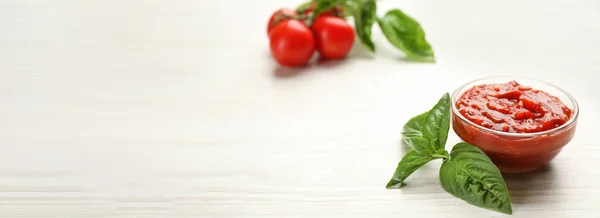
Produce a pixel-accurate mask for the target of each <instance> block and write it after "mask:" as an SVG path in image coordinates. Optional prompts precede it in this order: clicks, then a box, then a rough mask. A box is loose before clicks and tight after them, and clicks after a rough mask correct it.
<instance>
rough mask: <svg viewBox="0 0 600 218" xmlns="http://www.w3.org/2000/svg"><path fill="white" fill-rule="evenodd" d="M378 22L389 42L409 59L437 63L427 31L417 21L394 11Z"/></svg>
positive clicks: (396, 10) (398, 11)
mask: <svg viewBox="0 0 600 218" xmlns="http://www.w3.org/2000/svg"><path fill="white" fill-rule="evenodd" d="M377 21H378V22H379V27H380V28H381V31H382V32H383V34H384V35H385V37H386V38H387V39H388V41H389V42H390V43H392V45H394V47H396V48H398V49H399V50H401V51H402V52H404V53H405V54H406V56H407V57H408V58H410V59H413V60H418V61H426V62H435V55H434V54H433V49H432V48H431V45H429V43H428V42H427V40H426V39H425V31H423V28H421V25H419V23H418V22H417V21H416V20H414V19H413V18H411V17H409V16H408V15H406V14H404V13H402V11H400V10H398V9H393V10H390V11H388V12H387V13H386V14H385V16H383V17H382V18H380V19H378V20H377Z"/></svg>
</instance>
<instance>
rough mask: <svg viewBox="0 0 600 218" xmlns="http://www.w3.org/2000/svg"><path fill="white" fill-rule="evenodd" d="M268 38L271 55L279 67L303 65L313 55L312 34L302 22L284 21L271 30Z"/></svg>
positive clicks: (313, 39)
mask: <svg viewBox="0 0 600 218" xmlns="http://www.w3.org/2000/svg"><path fill="white" fill-rule="evenodd" d="M269 37H270V40H271V42H270V46H271V55H272V56H273V57H274V58H275V60H277V62H279V64H281V65H284V66H289V67H299V66H302V65H305V64H306V63H308V61H309V60H310V57H312V55H313V53H315V38H314V36H313V33H312V32H311V31H310V29H309V28H308V26H306V24H304V22H302V21H299V20H284V21H282V22H281V23H279V24H277V25H276V26H275V27H274V28H273V29H272V30H271V34H269Z"/></svg>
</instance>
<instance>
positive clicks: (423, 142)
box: [404, 136, 436, 156]
mask: <svg viewBox="0 0 600 218" xmlns="http://www.w3.org/2000/svg"><path fill="white" fill-rule="evenodd" d="M404 140H405V142H406V144H408V145H410V146H411V147H412V148H413V149H414V150H415V151H416V152H417V153H419V154H421V155H426V156H429V155H432V154H434V153H435V151H436V150H435V145H432V144H431V141H430V140H429V139H426V138H423V137H420V136H414V137H408V138H404Z"/></svg>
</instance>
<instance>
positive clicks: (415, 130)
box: [402, 111, 429, 144]
mask: <svg viewBox="0 0 600 218" xmlns="http://www.w3.org/2000/svg"><path fill="white" fill-rule="evenodd" d="M427 113H429V111H428V112H425V113H422V114H419V115H418V116H416V117H413V118H411V119H410V120H408V122H407V123H406V124H404V128H402V136H403V138H410V137H415V136H423V134H422V133H421V130H422V129H423V122H425V118H426V117H427ZM406 144H408V143H406Z"/></svg>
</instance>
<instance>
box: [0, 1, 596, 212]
mask: <svg viewBox="0 0 600 218" xmlns="http://www.w3.org/2000/svg"><path fill="white" fill-rule="evenodd" d="M297 3H300V1H281V0H254V1H238V0H220V1H192V0H179V1H159V0H148V1H134V0H126V1H117V0H105V1H95V0H93V1H76V0H56V1H41V0H3V1H0V154H1V155H0V217H11V218H13V217H27V218H33V217H81V218H84V217H119V218H121V217H123V218H124V217H140V218H144V217H201V218H208V217H221V218H264V217H283V218H296V217H311V218H317V217H327V218H335V217H340V218H341V217H343V218H358V217H368V218H372V217H411V218H419V217H448V218H453V217H461V218H464V217H473V218H481V217H507V216H505V215H501V214H498V213H495V212H490V211H486V210H483V209H478V208H475V207H473V206H470V205H467V204H466V203H464V202H462V201H460V200H458V199H456V198H454V197H452V196H451V195H449V194H447V193H445V192H444V191H443V190H442V188H441V187H440V185H439V182H438V180H437V176H438V175H437V170H438V168H439V162H436V161H434V162H431V163H429V164H427V165H426V166H425V167H424V169H423V170H420V171H418V172H416V173H415V174H413V175H412V176H411V177H410V178H409V179H408V180H407V184H408V185H407V186H406V187H405V188H403V189H402V190H386V189H385V188H384V186H385V183H386V182H387V181H388V179H389V178H390V177H391V175H392V173H393V171H394V168H395V166H396V164H397V162H398V161H399V160H400V157H401V156H402V155H403V153H404V152H405V151H403V150H402V149H401V147H400V145H399V143H400V134H399V132H400V129H401V127H402V125H403V123H404V122H406V121H407V120H408V119H409V118H410V117H411V116H413V115H416V114H419V113H420V112H422V111H424V110H427V109H428V108H429V107H430V106H431V105H432V104H433V103H435V100H436V99H438V98H439V97H440V96H441V94H443V93H444V92H451V91H453V90H454V89H455V88H456V87H458V86H459V85H461V84H463V83H465V82H467V81H469V80H472V79H477V78H479V77H484V76H492V75H524V76H530V77H537V78H540V79H543V80H546V81H549V82H551V83H555V84H557V85H559V86H561V87H563V88H564V89H566V90H568V91H569V92H571V94H573V95H574V96H575V97H576V98H577V100H578V101H579V103H580V108H581V115H580V120H579V125H578V130H577V133H576V136H575V139H573V141H572V142H571V143H570V144H569V145H568V146H567V147H565V149H564V150H563V152H562V153H561V154H560V155H559V156H558V157H557V158H556V159H555V160H554V161H553V162H552V164H551V165H550V166H548V167H546V168H545V169H543V170H541V171H538V172H534V173H530V174H523V175H506V182H507V184H508V186H509V189H510V194H511V198H512V201H513V203H514V205H513V209H514V215H513V217H527V218H532V217H543V218H562V217H598V216H600V215H599V214H600V197H599V196H600V186H599V184H600V171H599V170H597V169H596V167H597V166H598V165H600V158H598V156H600V147H598V140H597V138H598V137H597V136H598V128H597V124H598V123H600V119H599V118H598V116H597V111H598V108H600V98H599V92H598V87H597V83H598V82H599V81H600V76H598V72H600V40H599V39H600V4H599V3H598V1H595V0H580V1H537V0H526V1H523V0H507V1H477V0H454V1H445V0H430V1H417V0H410V1H390V0H385V1H379V9H380V10H379V14H383V13H384V11H385V10H386V9H389V8H395V7H399V8H402V9H403V10H404V11H405V12H406V13H407V14H410V15H412V16H414V17H415V18H416V19H417V20H418V21H419V22H420V23H421V24H422V25H423V26H424V28H425V30H426V31H427V38H428V39H429V41H430V42H431V44H432V45H433V47H434V49H435V51H436V56H437V58H438V63H437V64H421V63H411V62H406V61H404V60H403V59H402V58H400V57H402V55H401V54H400V53H399V52H397V51H396V50H394V48H393V47H392V46H391V45H389V44H387V43H386V41H385V37H383V35H381V33H380V31H379V30H378V29H374V31H373V32H374V36H373V37H374V41H375V43H376V44H377V50H378V52H377V55H371V54H369V53H367V52H366V51H365V50H364V49H363V48H361V47H360V45H358V44H357V45H356V46H355V48H354V49H353V51H352V54H351V57H350V58H348V59H347V60H343V61H337V62H327V63H321V64H319V65H317V66H312V67H309V68H304V69H298V70H290V69H284V68H280V67H277V65H276V63H275V62H274V61H273V60H272V59H271V58H270V56H269V50H268V40H267V36H266V33H265V30H264V29H265V25H266V19H267V18H268V15H269V14H270V13H271V12H272V11H273V10H275V9H276V8H279V7H281V6H294V5H296V4H297ZM284 75H287V76H284ZM458 141H459V139H458V138H457V137H456V136H455V135H454V134H451V137H449V140H448V142H449V144H453V143H456V142H458Z"/></svg>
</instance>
